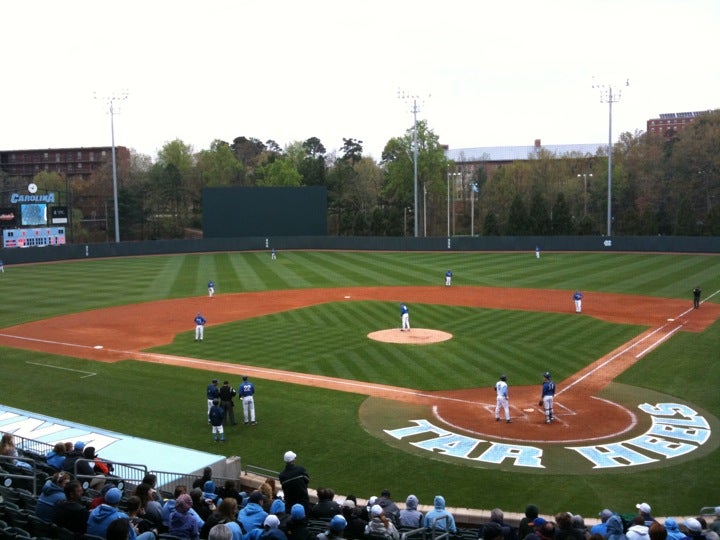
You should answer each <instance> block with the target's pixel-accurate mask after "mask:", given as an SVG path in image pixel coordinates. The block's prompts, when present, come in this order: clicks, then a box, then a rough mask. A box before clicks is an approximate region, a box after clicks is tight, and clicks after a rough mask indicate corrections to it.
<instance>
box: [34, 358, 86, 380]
mask: <svg viewBox="0 0 720 540" xmlns="http://www.w3.org/2000/svg"><path fill="white" fill-rule="evenodd" d="M25 363H26V364H30V365H31V366H40V367H46V368H52V369H62V370H64V371H74V372H75V373H85V374H86V375H84V376H83V377H80V378H81V379H87V378H88V377H94V376H95V375H97V373H96V372H94V371H83V370H80V369H72V368H67V367H62V366H54V365H52V364H41V363H39V362H25Z"/></svg>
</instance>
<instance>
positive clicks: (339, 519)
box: [330, 514, 347, 531]
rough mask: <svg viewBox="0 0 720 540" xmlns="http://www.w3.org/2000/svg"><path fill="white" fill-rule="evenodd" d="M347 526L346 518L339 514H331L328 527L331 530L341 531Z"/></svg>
mask: <svg viewBox="0 0 720 540" xmlns="http://www.w3.org/2000/svg"><path fill="white" fill-rule="evenodd" d="M345 527H347V520H346V519H345V518H344V517H343V516H341V515H340V514H338V515H336V516H333V518H332V519H331V520H330V529H332V530H333V531H342V530H345Z"/></svg>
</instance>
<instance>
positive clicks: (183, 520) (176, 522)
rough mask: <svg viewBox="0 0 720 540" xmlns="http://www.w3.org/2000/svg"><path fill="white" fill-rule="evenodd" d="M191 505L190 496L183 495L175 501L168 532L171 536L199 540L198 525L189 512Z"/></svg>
mask: <svg viewBox="0 0 720 540" xmlns="http://www.w3.org/2000/svg"><path fill="white" fill-rule="evenodd" d="M192 506H193V503H192V499H191V498H190V495H188V494H187V493H183V494H182V495H180V496H179V497H178V498H177V499H176V501H175V510H173V511H172V513H171V514H170V525H169V527H168V532H169V533H170V534H172V535H173V536H178V537H180V538H187V539H189V540H198V539H199V538H200V523H199V522H198V520H197V519H196V518H195V516H194V515H193V514H192V513H191V512H190V509H191V508H192Z"/></svg>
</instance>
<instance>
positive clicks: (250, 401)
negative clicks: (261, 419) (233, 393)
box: [238, 375, 257, 425]
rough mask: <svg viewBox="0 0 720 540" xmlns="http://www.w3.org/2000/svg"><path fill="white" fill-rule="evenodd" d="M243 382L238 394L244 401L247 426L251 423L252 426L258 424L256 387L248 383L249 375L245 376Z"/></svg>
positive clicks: (244, 415)
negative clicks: (256, 419)
mask: <svg viewBox="0 0 720 540" xmlns="http://www.w3.org/2000/svg"><path fill="white" fill-rule="evenodd" d="M242 379H243V382H242V384H241V385H240V388H238V394H239V395H240V398H241V399H242V405H243V417H244V418H245V424H249V423H251V424H252V425H255V424H257V422H255V397H254V396H255V385H254V384H253V383H251V382H250V381H248V377H247V375H243V378H242Z"/></svg>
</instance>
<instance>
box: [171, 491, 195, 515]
mask: <svg viewBox="0 0 720 540" xmlns="http://www.w3.org/2000/svg"><path fill="white" fill-rule="evenodd" d="M191 508H192V499H191V498H190V495H188V494H187V493H183V494H182V495H180V496H179V497H178V498H177V499H175V510H177V511H178V512H180V513H181V514H184V513H185V512H187V511H188V510H190V509H191Z"/></svg>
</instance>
